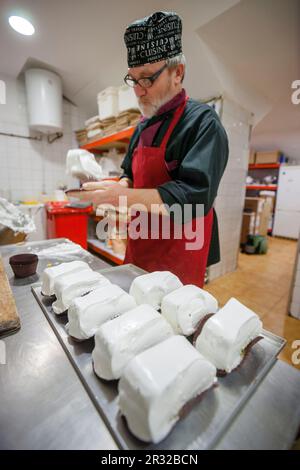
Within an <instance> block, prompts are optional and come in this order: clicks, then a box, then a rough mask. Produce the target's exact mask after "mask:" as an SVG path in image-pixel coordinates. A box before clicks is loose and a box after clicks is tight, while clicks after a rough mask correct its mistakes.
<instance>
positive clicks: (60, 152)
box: [0, 75, 86, 201]
mask: <svg viewBox="0 0 300 470" xmlns="http://www.w3.org/2000/svg"><path fill="white" fill-rule="evenodd" d="M1 78H2V79H3V77H2V75H1ZM4 80H5V83H6V104H1V105H0V132H6V133H13V134H20V135H27V136H28V135H32V136H35V135H38V134H36V133H32V132H31V131H30V129H29V127H28V116H27V104H26V94H25V85H24V83H23V81H22V80H20V79H17V80H16V79H13V78H10V77H4ZM63 112H64V116H63V134H64V135H63V137H62V138H60V139H58V140H57V141H55V142H54V143H53V144H49V143H48V142H47V140H46V137H45V136H44V137H43V140H42V141H35V140H28V139H22V138H17V137H8V136H2V135H0V196H4V197H6V198H8V199H10V200H12V201H17V200H24V199H38V198H39V197H40V196H41V194H42V193H43V192H44V193H49V194H52V193H53V191H54V190H55V189H57V188H58V187H59V186H60V185H69V186H70V185H73V184H77V183H76V181H74V180H72V179H70V178H68V177H67V176H66V174H65V159H66V153H67V151H68V150H69V149H70V148H73V147H78V145H77V142H76V140H75V135H74V133H73V131H74V130H75V129H78V128H80V127H82V125H83V124H84V121H85V119H86V115H85V113H84V112H82V111H81V110H80V109H79V108H78V107H76V106H73V105H72V104H70V103H69V102H67V101H66V100H64V103H63Z"/></svg>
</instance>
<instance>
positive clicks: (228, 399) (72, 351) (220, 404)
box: [32, 264, 285, 450]
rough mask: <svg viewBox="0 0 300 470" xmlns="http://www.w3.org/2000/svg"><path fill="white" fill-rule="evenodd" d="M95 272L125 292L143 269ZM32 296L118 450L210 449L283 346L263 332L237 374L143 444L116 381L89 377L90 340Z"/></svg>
mask: <svg viewBox="0 0 300 470" xmlns="http://www.w3.org/2000/svg"><path fill="white" fill-rule="evenodd" d="M99 272H101V273H102V274H103V275H105V276H106V277H107V278H108V279H109V280H110V281H111V282H113V283H115V284H118V285H119V286H120V287H122V288H123V289H124V290H126V291H128V290H129V287H130V285H131V282H132V281H133V279H134V278H135V277H136V276H138V275H140V274H143V273H144V272H145V271H143V270H141V269H140V268H138V267H136V266H133V265H130V264H128V265H122V266H116V267H112V268H106V269H103V270H99ZM32 292H33V294H34V296H35V298H36V299H37V301H38V303H39V305H40V306H41V308H42V311H43V312H44V314H45V316H46V318H47V320H48V321H49V323H50V325H51V327H52V328H53V330H54V332H55V334H56V336H57V338H58V340H59V341H60V343H61V345H62V347H63V348H64V350H65V352H66V353H67V355H68V357H69V359H70V361H71V363H72V365H73V366H74V368H75V370H76V372H77V374H78V376H79V378H80V380H81V381H82V383H83V385H84V387H85V388H86V390H87V392H88V394H89V396H90V398H91V399H92V400H93V402H94V404H95V406H96V408H97V410H98V411H99V412H100V414H101V416H102V418H103V420H104V421H105V423H106V425H107V427H108V428H109V430H110V432H111V433H112V435H113V437H114V439H115V440H116V442H117V444H118V445H119V447H120V448H122V449H149V450H150V449H166V450H168V449H175V450H179V449H210V448H212V447H213V446H214V445H215V444H216V442H217V441H218V440H219V439H220V437H221V436H222V435H223V434H224V432H225V431H226V429H227V427H228V426H229V424H230V423H231V422H232V420H233V419H234V418H235V416H236V415H237V413H238V412H239V411H240V409H241V408H242V407H243V406H244V404H245V403H246V401H247V400H249V398H250V396H251V394H252V393H253V391H254V390H255V388H256V387H257V386H258V384H259V383H260V382H261V380H262V379H263V377H264V376H265V375H266V374H267V372H268V371H269V369H270V368H271V367H272V365H273V364H274V362H275V361H276V357H277V355H278V353H279V352H280V351H281V349H282V348H283V347H284V345H285V340H284V339H282V338H280V337H278V336H275V335H273V334H272V333H270V332H267V331H265V330H264V332H263V339H262V340H261V341H260V342H259V343H257V344H256V345H255V346H254V347H253V349H252V350H251V352H250V354H249V356H248V357H247V358H246V359H245V361H244V363H243V365H242V366H241V367H240V368H239V369H238V370H236V371H234V372H232V373H231V374H228V375H227V376H226V377H221V378H219V380H218V383H219V385H218V387H216V388H214V389H212V390H210V391H209V392H207V393H206V394H204V396H203V399H202V400H201V401H200V402H199V403H198V404H196V405H195V406H194V407H193V409H192V410H191V412H190V413H189V414H188V415H187V416H186V417H185V418H183V419H182V420H180V421H179V422H178V423H177V424H176V426H175V427H174V428H173V430H172V432H171V433H170V434H169V435H168V436H167V437H166V439H164V440H163V441H162V442H161V443H159V444H157V445H153V444H149V445H148V444H145V443H143V442H141V441H139V440H138V439H136V438H135V437H134V436H132V434H131V433H130V432H129V431H128V428H127V427H126V424H125V422H124V420H123V418H122V417H121V416H120V413H119V410H118V404H117V382H105V381H102V380H100V379H99V378H98V377H97V376H96V375H95V374H94V372H93V367H92V359H91V353H92V350H93V348H94V339H93V338H91V339H89V340H87V341H84V342H81V343H79V342H75V341H74V340H72V339H71V338H70V337H69V336H68V334H67V332H66V330H65V324H66V323H67V315H66V314H65V315H62V316H57V315H55V314H54V312H53V310H52V307H51V304H52V301H51V300H49V298H46V297H43V296H42V295H41V289H40V286H39V285H35V286H32ZM66 399H67V397H66Z"/></svg>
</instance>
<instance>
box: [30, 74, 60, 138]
mask: <svg viewBox="0 0 300 470" xmlns="http://www.w3.org/2000/svg"><path fill="white" fill-rule="evenodd" d="M25 85H26V93H27V106H28V114H29V126H30V128H31V129H33V130H36V131H39V132H43V133H45V134H52V133H55V132H61V131H62V128H63V108H62V101H63V98H62V82H61V78H60V77H59V75H57V74H56V73H54V72H50V71H49V70H43V69H28V70H26V72H25Z"/></svg>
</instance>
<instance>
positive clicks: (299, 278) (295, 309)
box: [289, 239, 300, 319]
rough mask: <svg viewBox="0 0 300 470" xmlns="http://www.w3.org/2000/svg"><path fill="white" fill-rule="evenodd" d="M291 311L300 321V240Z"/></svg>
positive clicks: (299, 242)
mask: <svg viewBox="0 0 300 470" xmlns="http://www.w3.org/2000/svg"><path fill="white" fill-rule="evenodd" d="M289 311H290V314H291V315H293V317H296V318H299V319H300V239H299V241H298V257H297V261H296V272H295V281H294V286H293V290H292V297H291V304H290V308H289Z"/></svg>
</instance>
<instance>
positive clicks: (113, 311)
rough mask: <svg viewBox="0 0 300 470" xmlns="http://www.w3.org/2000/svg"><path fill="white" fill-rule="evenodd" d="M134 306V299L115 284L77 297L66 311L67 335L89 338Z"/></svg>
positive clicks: (82, 338)
mask: <svg viewBox="0 0 300 470" xmlns="http://www.w3.org/2000/svg"><path fill="white" fill-rule="evenodd" d="M135 306H136V303H135V300H134V298H133V297H132V296H131V295H129V294H128V293H127V292H125V291H124V290H123V289H121V287H119V286H117V285H115V284H110V283H109V284H108V285H107V284H106V285H104V286H101V287H99V288H96V289H95V290H93V292H90V293H89V294H87V295H85V296H84V297H77V298H76V299H74V300H73V302H72V303H71V305H70V307H69V309H68V320H69V324H68V333H69V335H70V336H73V337H74V338H77V339H80V340H84V339H88V338H91V337H92V336H94V334H95V333H96V331H97V329H98V328H99V327H100V326H101V325H102V324H103V323H105V322H107V321H108V320H112V319H113V318H115V317H118V316H119V315H122V314H124V313H125V312H127V311H128V310H131V309H132V308H134V307H135Z"/></svg>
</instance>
